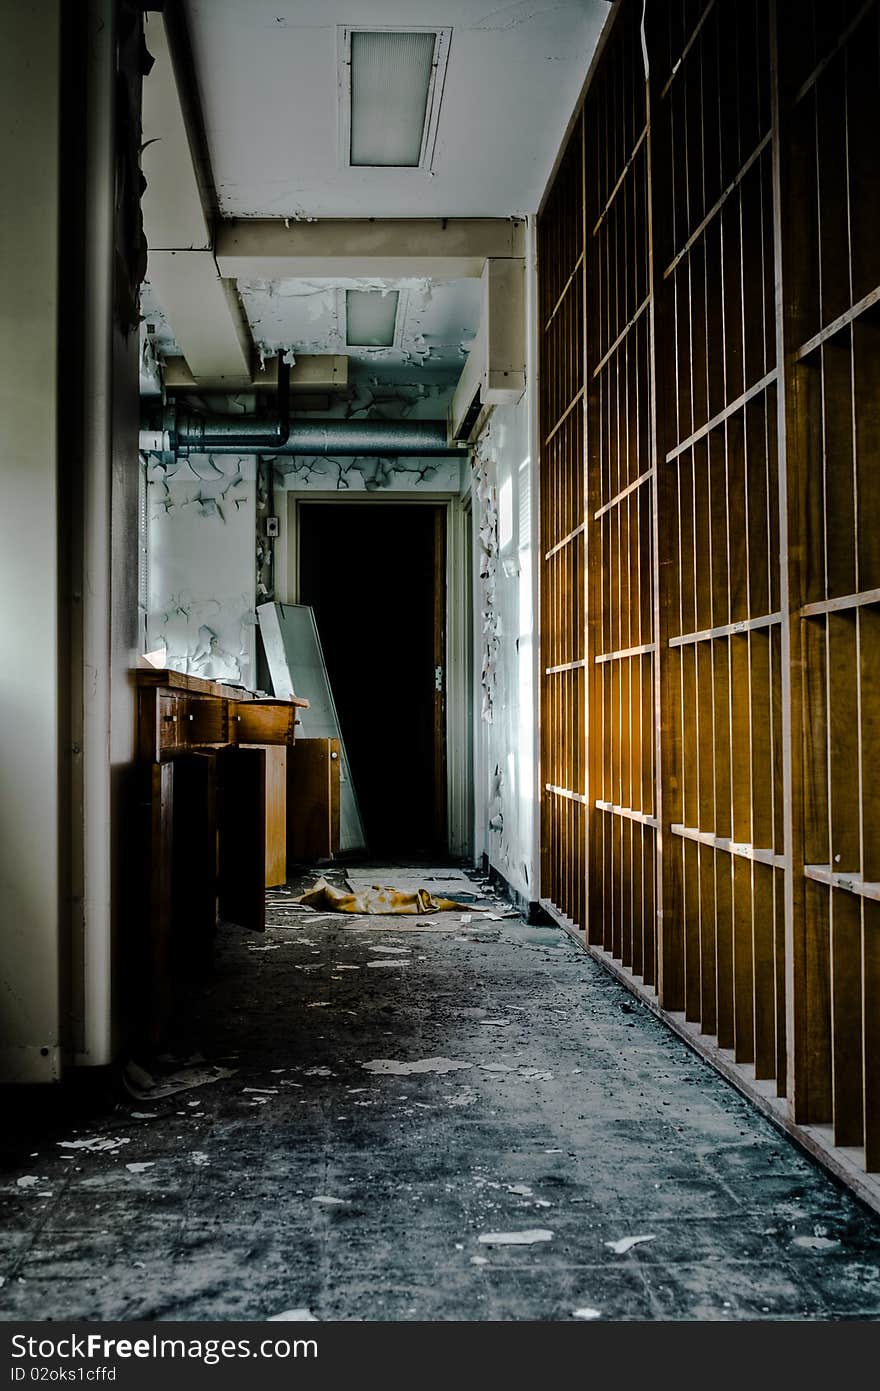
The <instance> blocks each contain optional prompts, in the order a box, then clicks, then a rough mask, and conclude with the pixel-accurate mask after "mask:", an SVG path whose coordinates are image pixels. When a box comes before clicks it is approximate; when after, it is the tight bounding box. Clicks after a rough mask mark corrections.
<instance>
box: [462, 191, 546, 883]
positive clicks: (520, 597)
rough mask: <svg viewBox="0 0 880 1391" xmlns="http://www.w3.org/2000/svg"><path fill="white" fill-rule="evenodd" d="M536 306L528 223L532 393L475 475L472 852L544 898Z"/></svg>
mask: <svg viewBox="0 0 880 1391" xmlns="http://www.w3.org/2000/svg"><path fill="white" fill-rule="evenodd" d="M536 306H537V283H536V274H535V229H534V219H530V221H529V229H528V250H527V261H526V319H527V334H526V381H527V389H526V392H525V395H524V396H523V397H522V399H521V400H520V401H519V402H518V403H517V404H516V405H515V406H499V407H496V409H495V411H494V412H493V413H492V415H491V416H490V419H489V424H488V426H487V428H486V430H485V431H484V432H483V434H482V436H481V438H480V442H479V445H478V447H477V450H476V453H475V458H474V472H473V477H472V498H473V517H474V523H473V544H474V576H475V582H474V590H475V592H474V682H475V698H474V704H475V712H474V784H475V808H474V821H475V847H474V848H475V854H476V858H477V859H478V860H479V858H480V857H481V856H482V855H483V854H485V855H486V856H487V857H488V860H489V863H490V865H491V866H492V867H493V868H494V869H495V870H497V871H498V873H499V874H501V875H502V876H503V878H504V879H505V880H506V881H507V883H508V884H509V885H510V886H511V888H512V889H514V890H515V891H516V893H517V894H521V895H522V896H523V898H525V899H526V900H527V901H528V902H529V903H535V902H537V900H538V898H539V897H540V884H539V873H540V818H539V805H538V754H539V718H540V712H539V700H538V689H539V684H538V573H537V546H538V422H537V397H538V393H537V312H536Z"/></svg>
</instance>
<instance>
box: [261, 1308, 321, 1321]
mask: <svg viewBox="0 0 880 1391" xmlns="http://www.w3.org/2000/svg"><path fill="white" fill-rule="evenodd" d="M279 1321H285V1322H287V1323H318V1322H319V1320H318V1319H316V1318H315V1315H314V1314H313V1313H312V1311H311V1309H285V1310H284V1313H283V1314H270V1315H269V1322H270V1323H277V1322H279Z"/></svg>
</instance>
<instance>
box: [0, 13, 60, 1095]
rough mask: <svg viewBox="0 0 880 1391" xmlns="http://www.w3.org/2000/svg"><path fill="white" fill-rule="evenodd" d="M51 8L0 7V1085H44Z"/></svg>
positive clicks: (51, 851) (55, 126) (55, 1003)
mask: <svg viewBox="0 0 880 1391" xmlns="http://www.w3.org/2000/svg"><path fill="white" fill-rule="evenodd" d="M58 92H59V7H58V4H57V0H55V3H50V0H47V3H46V4H43V5H38V6H35V5H32V4H30V3H28V0H9V3H7V4H5V5H3V6H0V116H2V119H0V156H2V165H3V171H4V175H3V178H4V185H5V187H6V189H7V196H6V197H5V198H4V207H3V216H2V218H0V313H2V320H0V477H2V480H3V506H2V507H0V591H2V594H3V611H2V629H0V631H2V634H3V660H2V665H0V725H2V729H3V737H2V740H0V903H2V905H3V921H2V933H0V1082H12V1081H20V1082H38V1081H48V1080H50V1079H51V1078H53V1077H57V1076H58V1073H59V1069H60V1052H59V1041H60V1039H59V908H60V893H61V886H60V878H59V874H60V856H59V829H60V828H59V798H58V772H59V761H60V752H61V751H60V749H59V701H60V695H61V687H60V671H59V642H58V529H59V510H58V487H57V456H56V432H57V428H58V420H57V377H56V361H57V315H58V288H59V287H58V172H59V171H58V132H59V111H58Z"/></svg>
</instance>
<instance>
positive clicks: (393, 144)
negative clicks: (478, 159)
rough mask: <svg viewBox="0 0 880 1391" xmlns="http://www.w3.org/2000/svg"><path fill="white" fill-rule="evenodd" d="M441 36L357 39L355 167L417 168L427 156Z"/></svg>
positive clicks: (360, 33) (363, 35) (356, 33)
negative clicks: (428, 121)
mask: <svg viewBox="0 0 880 1391" xmlns="http://www.w3.org/2000/svg"><path fill="white" fill-rule="evenodd" d="M436 41H437V35H436V33H434V34H432V33H425V32H424V31H422V32H418V33H404V34H397V33H386V32H379V33H369V32H367V31H364V30H359V29H355V30H353V31H352V34H351V151H350V159H351V163H352V164H353V165H367V166H384V167H390V168H398V169H401V168H403V169H415V168H417V167H418V165H419V162H420V160H421V156H422V145H423V143H424V137H425V120H426V117H427V114H428V96H429V93H430V89H431V70H432V66H433V62H434V48H435V45H436Z"/></svg>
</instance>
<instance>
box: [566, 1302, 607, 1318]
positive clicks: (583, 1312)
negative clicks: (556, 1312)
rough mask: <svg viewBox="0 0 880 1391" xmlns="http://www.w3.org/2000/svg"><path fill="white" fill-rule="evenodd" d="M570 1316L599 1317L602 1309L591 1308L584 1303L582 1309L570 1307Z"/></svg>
mask: <svg viewBox="0 0 880 1391" xmlns="http://www.w3.org/2000/svg"><path fill="white" fill-rule="evenodd" d="M571 1316H572V1318H573V1319H600V1318H601V1317H602V1310H601V1309H591V1308H590V1307H589V1305H586V1304H585V1305H584V1307H583V1308H582V1309H572V1311H571Z"/></svg>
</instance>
